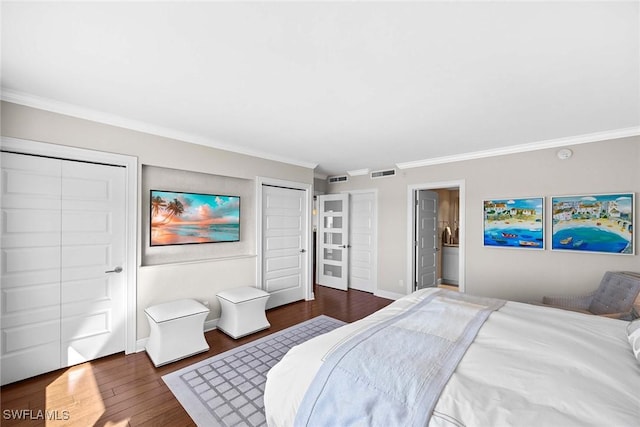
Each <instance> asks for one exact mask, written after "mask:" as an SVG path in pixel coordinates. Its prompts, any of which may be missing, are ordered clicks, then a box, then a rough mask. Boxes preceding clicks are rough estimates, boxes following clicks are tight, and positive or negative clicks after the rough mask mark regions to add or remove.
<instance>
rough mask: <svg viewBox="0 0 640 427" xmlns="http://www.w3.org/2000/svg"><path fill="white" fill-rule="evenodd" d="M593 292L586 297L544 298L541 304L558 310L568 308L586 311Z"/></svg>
mask: <svg viewBox="0 0 640 427" xmlns="http://www.w3.org/2000/svg"><path fill="white" fill-rule="evenodd" d="M595 294H596V293H595V292H591V293H590V294H587V295H578V296H568V295H562V296H560V295H558V296H545V297H542V303H543V304H545V305H552V306H555V307H560V308H568V309H573V310H577V311H588V309H589V306H590V305H591V301H592V300H593V296H594V295H595Z"/></svg>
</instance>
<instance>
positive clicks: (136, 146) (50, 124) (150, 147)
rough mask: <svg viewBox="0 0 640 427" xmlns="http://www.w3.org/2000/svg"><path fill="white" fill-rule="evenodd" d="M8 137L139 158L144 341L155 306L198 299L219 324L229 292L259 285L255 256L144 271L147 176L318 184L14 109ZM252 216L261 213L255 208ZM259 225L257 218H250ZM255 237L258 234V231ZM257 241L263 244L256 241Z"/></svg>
mask: <svg viewBox="0 0 640 427" xmlns="http://www.w3.org/2000/svg"><path fill="white" fill-rule="evenodd" d="M1 114H2V117H1V119H2V135H3V136H8V137H14V138H20V139H27V140H33V141H39V142H47V143H53V144H59V145H66V146H72V147H79V148H84V149H91V150H98V151H104V152H110V153H118V154H125V155H130V156H136V157H137V158H138V164H139V171H138V177H139V182H138V190H139V191H138V193H139V200H138V219H137V221H138V233H139V235H138V248H137V252H138V257H137V259H138V294H137V307H138V310H137V314H138V315H137V339H138V340H140V339H141V338H144V337H147V336H148V334H149V326H148V324H147V319H146V318H145V317H144V309H145V308H146V307H148V306H150V305H153V304H157V303H161V302H165V301H169V300H173V299H177V298H185V297H190V298H197V299H199V300H207V301H209V303H210V307H211V313H210V314H209V317H208V320H211V319H216V318H218V317H219V316H220V308H219V307H220V306H219V304H218V301H217V299H216V297H215V295H216V293H217V292H218V291H220V290H222V289H228V288H233V287H238V286H246V285H253V284H254V283H255V277H256V262H257V257H256V252H255V251H256V248H255V245H253V247H252V248H250V249H249V250H248V252H247V253H243V254H241V255H239V256H238V255H237V254H236V256H233V257H230V258H226V257H224V256H217V255H216V256H214V257H211V258H209V259H204V260H197V261H196V260H194V261H189V262H176V263H170V262H166V259H165V260H163V261H164V262H166V263H165V264H160V265H153V266H141V265H140V260H141V259H142V257H141V253H142V247H141V245H142V244H148V243H146V239H144V238H142V237H143V233H144V232H145V231H144V230H143V228H142V227H141V224H142V215H143V210H144V212H146V209H147V207H146V206H143V204H142V202H141V199H142V194H143V192H142V191H141V190H142V187H141V186H142V181H143V180H142V169H143V168H144V167H145V166H157V167H162V168H171V169H176V170H183V171H193V172H199V173H204V174H210V175H216V176H223V177H225V176H226V177H232V178H238V179H245V180H252V181H254V182H255V178H256V176H262V177H269V178H276V179H282V180H288V181H294V182H301V183H308V184H312V183H313V170H312V169H309V168H304V167H299V166H293V165H289V164H285V163H281V162H276V161H271V160H265V159H262V158H257V157H252V156H247V155H243V154H237V153H232V152H229V151H223V150H218V149H214V148H209V147H204V146H200V145H196V144H190V143H186V142H182V141H176V140H172V139H169V138H163V137H159V136H155V135H150V134H145V133H142V132H136V131H132V130H128V129H123V128H118V127H115V126H110V125H105V124H101V123H96V122H92V121H88V120H83V119H78V118H74V117H70V116H65V115H61V114H57V113H52V112H48V111H43V110H38V109H34V108H30V107H25V106H21V105H16V104H12V103H7V102H3V103H2V111H1ZM247 205H248V206H251V209H255V206H253V205H252V204H250V203H248V204H247ZM245 213H246V214H247V215H248V216H250V217H252V218H255V212H249V211H246V212H245ZM249 230H250V231H249V232H253V233H255V227H250V228H249ZM249 238H250V239H251V240H252V241H257V237H256V236H249Z"/></svg>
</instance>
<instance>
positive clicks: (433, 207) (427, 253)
mask: <svg viewBox="0 0 640 427" xmlns="http://www.w3.org/2000/svg"><path fill="white" fill-rule="evenodd" d="M415 235H416V245H415V248H416V254H415V255H416V256H415V260H416V261H415V264H416V270H415V276H416V277H415V283H416V289H422V288H428V287H434V286H437V280H438V277H437V261H438V193H436V192H434V191H428V190H418V191H416V231H415Z"/></svg>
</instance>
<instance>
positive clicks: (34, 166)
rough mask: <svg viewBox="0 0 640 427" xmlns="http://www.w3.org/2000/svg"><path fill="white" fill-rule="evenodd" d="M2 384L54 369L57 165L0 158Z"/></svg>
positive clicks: (32, 158)
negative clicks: (0, 164) (0, 213)
mask: <svg viewBox="0 0 640 427" xmlns="http://www.w3.org/2000/svg"><path fill="white" fill-rule="evenodd" d="M0 159H1V163H2V178H1V181H2V182H1V187H2V194H1V196H2V226H1V233H2V240H1V246H2V261H3V262H2V276H1V280H0V287H1V289H2V292H1V294H0V295H1V298H2V301H1V307H2V308H1V310H2V317H1V320H2V326H1V328H2V337H1V339H2V355H1V357H2V359H1V363H2V369H1V375H2V384H3V385H4V384H7V383H10V382H13V381H17V380H20V379H23V378H27V377H31V376H34V375H38V374H41V373H44V372H48V371H53V370H55V369H59V368H60V366H61V365H60V276H61V268H60V266H61V261H60V254H61V248H60V243H61V226H60V222H61V214H60V207H61V201H60V195H61V188H60V179H61V161H60V160H55V159H48V158H43V157H35V156H24V155H19V154H12V153H1V158H0Z"/></svg>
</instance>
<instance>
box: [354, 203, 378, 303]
mask: <svg viewBox="0 0 640 427" xmlns="http://www.w3.org/2000/svg"><path fill="white" fill-rule="evenodd" d="M349 194H350V199H349V203H350V205H349V213H350V218H349V230H350V237H349V243H350V244H351V248H350V250H349V287H350V288H352V289H357V290H360V291H364V292H375V290H376V287H377V286H376V285H377V284H376V278H377V274H376V268H377V265H376V264H377V262H376V260H377V255H376V249H377V243H376V239H377V237H376V235H377V229H376V225H377V220H376V215H377V206H376V205H377V203H376V201H377V195H376V192H375V191H360V192H352V193H349Z"/></svg>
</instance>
